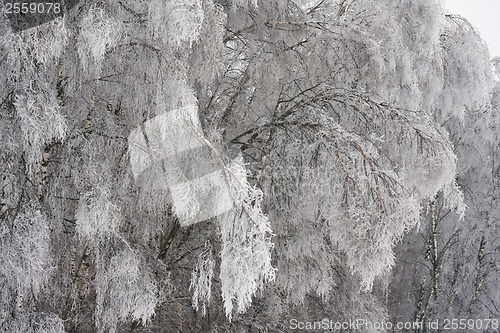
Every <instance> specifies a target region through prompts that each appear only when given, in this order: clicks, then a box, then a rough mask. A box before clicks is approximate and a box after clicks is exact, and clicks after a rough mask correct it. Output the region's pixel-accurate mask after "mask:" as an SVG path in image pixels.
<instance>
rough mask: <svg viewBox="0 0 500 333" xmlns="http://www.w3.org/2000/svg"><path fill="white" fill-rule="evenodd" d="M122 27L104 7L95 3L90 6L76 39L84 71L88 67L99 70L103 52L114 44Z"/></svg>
mask: <svg viewBox="0 0 500 333" xmlns="http://www.w3.org/2000/svg"><path fill="white" fill-rule="evenodd" d="M122 29H123V27H122V24H121V23H120V22H118V21H117V20H116V19H114V18H112V17H110V16H109V15H108V14H107V13H106V11H105V10H104V9H102V8H98V7H97V6H95V5H94V6H92V7H90V9H89V11H88V13H87V14H86V15H85V16H84V17H83V18H82V21H81V23H80V35H79V36H78V40H77V49H78V56H79V57H80V61H81V63H82V67H83V70H84V71H86V70H87V69H88V68H94V69H96V71H97V72H99V71H100V68H101V65H102V62H103V60H104V54H105V53H106V51H107V50H109V49H110V48H111V47H113V46H115V45H116V43H117V41H118V39H119V37H120V35H121V31H122Z"/></svg>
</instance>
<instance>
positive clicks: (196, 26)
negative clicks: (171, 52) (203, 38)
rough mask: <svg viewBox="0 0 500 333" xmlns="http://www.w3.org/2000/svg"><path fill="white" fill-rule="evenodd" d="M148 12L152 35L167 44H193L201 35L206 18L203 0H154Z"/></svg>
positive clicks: (150, 3)
mask: <svg viewBox="0 0 500 333" xmlns="http://www.w3.org/2000/svg"><path fill="white" fill-rule="evenodd" d="M148 13H149V17H148V18H149V22H148V25H149V29H150V33H151V35H152V37H153V38H155V39H157V40H159V41H161V42H163V43H165V44H171V45H173V46H181V45H182V44H183V43H188V45H189V46H191V44H192V43H193V42H194V41H195V40H197V39H198V37H199V35H200V30H201V27H202V24H203V19H204V11H203V1H202V0H171V1H163V0H152V1H150V2H149V7H148Z"/></svg>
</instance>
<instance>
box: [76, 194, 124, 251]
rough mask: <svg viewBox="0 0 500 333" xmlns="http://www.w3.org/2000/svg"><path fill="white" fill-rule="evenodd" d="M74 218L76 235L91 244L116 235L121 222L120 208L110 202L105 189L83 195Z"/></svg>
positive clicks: (109, 195) (109, 196)
mask: <svg viewBox="0 0 500 333" xmlns="http://www.w3.org/2000/svg"><path fill="white" fill-rule="evenodd" d="M75 217H76V232H77V234H78V235H79V236H80V238H81V239H83V240H85V241H87V242H90V243H92V244H99V242H101V241H103V240H105V239H110V238H111V237H113V236H115V235H117V229H118V227H119V225H120V222H121V214H120V208H119V207H118V206H117V205H116V204H114V203H113V202H112V200H111V194H110V192H109V190H108V189H106V188H97V189H94V190H93V191H89V192H86V193H84V194H83V195H82V197H81V198H80V200H79V202H78V209H77V211H76V215H75Z"/></svg>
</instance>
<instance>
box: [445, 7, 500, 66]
mask: <svg viewBox="0 0 500 333" xmlns="http://www.w3.org/2000/svg"><path fill="white" fill-rule="evenodd" d="M445 7H446V8H447V9H448V10H449V11H450V13H452V14H458V15H460V16H463V17H465V18H466V19H467V20H468V21H469V22H470V23H471V24H472V25H473V26H474V27H475V28H476V29H477V30H478V31H479V33H480V34H481V37H482V38H483V40H484V41H485V42H486V44H488V48H489V50H490V55H491V57H492V58H493V57H496V56H500V35H499V33H500V0H445Z"/></svg>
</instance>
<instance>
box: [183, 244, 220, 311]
mask: <svg viewBox="0 0 500 333" xmlns="http://www.w3.org/2000/svg"><path fill="white" fill-rule="evenodd" d="M214 267H215V260H214V259H213V253H212V246H211V245H210V243H208V242H207V243H205V249H204V250H203V252H201V253H200V255H199V256H198V261H197V262H196V266H195V268H194V270H193V272H192V273H191V284H190V285H189V290H190V291H191V290H192V291H193V298H192V300H193V309H195V310H196V311H199V310H200V309H201V312H202V314H203V316H205V315H206V313H207V307H208V305H210V299H211V298H212V279H213V277H214Z"/></svg>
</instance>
